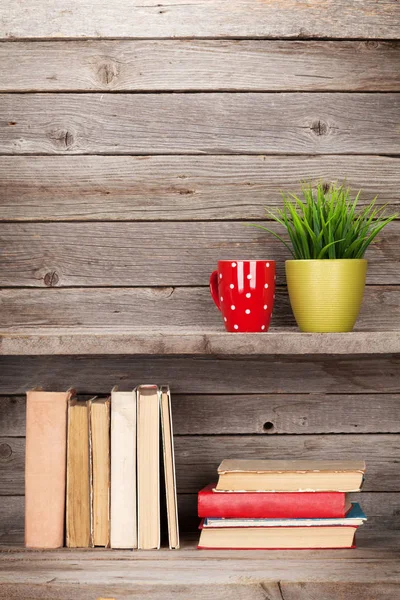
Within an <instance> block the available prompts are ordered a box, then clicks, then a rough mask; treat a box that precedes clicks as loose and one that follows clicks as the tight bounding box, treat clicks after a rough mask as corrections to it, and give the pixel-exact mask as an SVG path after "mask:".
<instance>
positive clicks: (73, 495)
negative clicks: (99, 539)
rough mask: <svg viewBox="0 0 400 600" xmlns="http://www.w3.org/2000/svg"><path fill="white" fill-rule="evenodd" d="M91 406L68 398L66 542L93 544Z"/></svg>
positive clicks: (72, 546) (78, 544)
mask: <svg viewBox="0 0 400 600" xmlns="http://www.w3.org/2000/svg"><path fill="white" fill-rule="evenodd" d="M90 518H91V517H90V454H89V408H88V403H87V402H78V401H77V400H75V399H71V400H69V402H68V434H67V498H66V545H67V546H68V548H88V547H90V546H92V539H91V538H92V536H91V523H90Z"/></svg>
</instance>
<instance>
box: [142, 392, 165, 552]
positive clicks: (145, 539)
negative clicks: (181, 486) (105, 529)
mask: <svg viewBox="0 0 400 600" xmlns="http://www.w3.org/2000/svg"><path fill="white" fill-rule="evenodd" d="M159 452H160V393H159V389H158V387H157V386H156V385H140V386H139V387H138V388H137V482H138V548H139V549H141V550H152V549H158V548H159V547H160V457H159Z"/></svg>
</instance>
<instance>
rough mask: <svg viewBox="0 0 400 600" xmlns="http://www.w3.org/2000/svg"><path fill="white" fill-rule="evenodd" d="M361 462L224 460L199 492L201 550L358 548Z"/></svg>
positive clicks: (360, 522)
mask: <svg viewBox="0 0 400 600" xmlns="http://www.w3.org/2000/svg"><path fill="white" fill-rule="evenodd" d="M364 473H365V464H364V462H362V461H310V460H307V461H306V460H282V461H279V460H240V459H239V460H233V459H230V460H224V461H222V463H221V464H220V466H219V468H218V475H219V479H218V483H217V484H210V485H208V486H207V487H206V488H204V489H203V490H201V491H200V492H199V495H198V515H199V517H201V518H202V522H201V525H200V529H201V534H200V541H199V546H198V547H199V548H204V549H205V548H218V549H227V548H231V549H232V548H240V549H288V548H291V549H303V548H354V547H355V533H356V530H357V528H358V527H359V526H360V525H362V524H363V523H364V521H365V520H366V516H365V515H364V513H363V512H362V510H361V508H360V505H359V504H358V503H356V502H351V501H350V499H349V495H348V494H349V492H358V491H360V490H361V486H362V482H363V479H364Z"/></svg>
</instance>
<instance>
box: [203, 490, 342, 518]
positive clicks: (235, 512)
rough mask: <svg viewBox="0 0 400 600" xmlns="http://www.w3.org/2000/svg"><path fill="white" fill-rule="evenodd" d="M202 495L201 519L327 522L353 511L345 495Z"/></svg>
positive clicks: (219, 493) (333, 493) (273, 493)
mask: <svg viewBox="0 0 400 600" xmlns="http://www.w3.org/2000/svg"><path fill="white" fill-rule="evenodd" d="M215 485H216V484H215V483H210V485H207V486H206V487H205V488H204V489H202V490H201V491H200V492H199V495H198V515H199V517H224V518H226V519H235V518H236V519H240V518H243V519H274V518H275V519H327V518H340V517H344V516H345V515H346V513H347V512H348V511H349V509H350V508H351V503H350V501H349V500H348V499H347V498H346V494H345V493H344V492H214V491H213V488H215Z"/></svg>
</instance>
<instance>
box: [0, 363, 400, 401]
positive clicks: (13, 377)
mask: <svg viewBox="0 0 400 600" xmlns="http://www.w3.org/2000/svg"><path fill="white" fill-rule="evenodd" d="M0 372H1V374H2V376H1V378H0V393H1V394H13V395H14V394H24V393H25V392H26V391H27V390H29V389H32V388H34V387H37V386H43V388H44V389H47V390H51V389H56V390H57V389H61V390H63V389H68V388H69V387H75V388H76V389H77V390H78V391H79V393H81V394H91V395H96V394H98V393H107V392H108V391H109V390H111V389H112V387H113V386H114V385H118V386H119V389H121V390H131V389H133V388H134V387H135V386H136V385H138V383H140V382H143V381H150V382H155V383H159V384H169V385H170V386H171V391H172V394H173V395H174V394H178V393H184V394H189V393H190V394H216V393H220V394H232V393H240V392H241V393H244V394H251V393H255V394H258V393H267V394H283V393H287V394H290V393H295V394H297V393H299V391H304V392H307V393H316V394H325V393H328V394H331V393H335V394H347V393H349V394H363V393H364V394H366V393H375V392H378V393H382V392H385V393H391V394H392V393H393V394H398V393H399V392H400V356H391V357H388V356H373V355H369V356H340V357H338V356H336V357H335V356H324V357H321V356H296V357H293V356H291V357H288V356H279V357H266V356H264V357H262V358H259V357H258V358H255V357H252V358H243V357H236V358H228V357H223V358H221V359H215V358H209V357H208V358H207V357H185V358H182V357H169V358H164V357H156V356H146V357H135V358H133V357H131V356H108V357H107V356H96V355H93V356H90V357H88V356H86V357H85V356H70V357H66V356H3V357H0Z"/></svg>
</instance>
